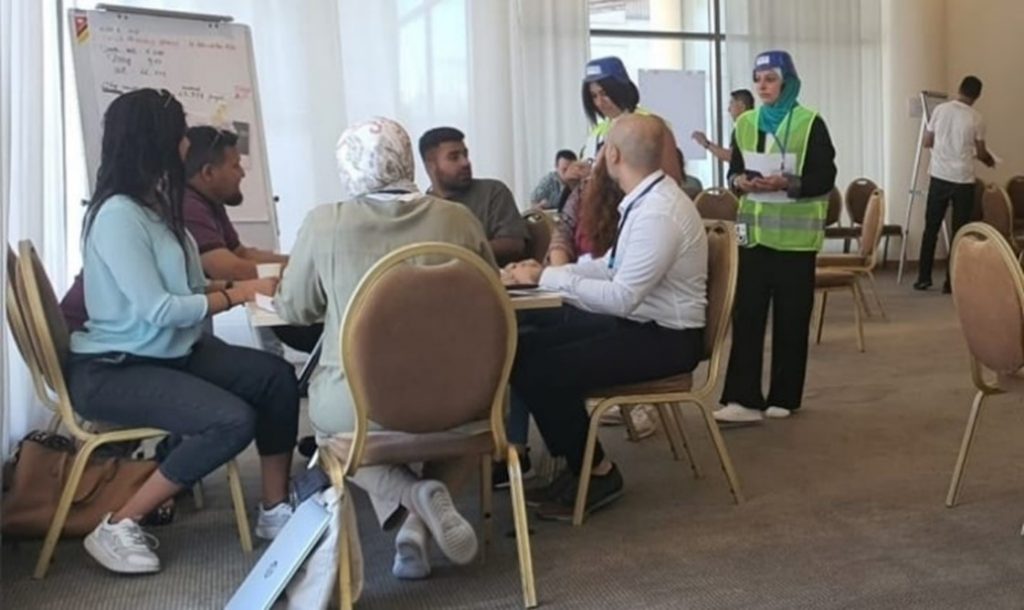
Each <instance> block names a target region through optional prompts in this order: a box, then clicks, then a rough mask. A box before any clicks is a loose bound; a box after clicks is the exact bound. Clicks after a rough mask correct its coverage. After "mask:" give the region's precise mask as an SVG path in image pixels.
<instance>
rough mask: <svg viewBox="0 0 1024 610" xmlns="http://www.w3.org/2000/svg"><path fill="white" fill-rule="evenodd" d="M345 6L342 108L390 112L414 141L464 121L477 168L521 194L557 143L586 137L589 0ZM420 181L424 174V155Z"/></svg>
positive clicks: (360, 115) (389, 0) (357, 1)
mask: <svg viewBox="0 0 1024 610" xmlns="http://www.w3.org/2000/svg"><path fill="white" fill-rule="evenodd" d="M356 15H358V18H355V17H354V16H356ZM341 18H342V21H341V43H342V58H343V61H344V70H343V74H344V81H345V104H344V105H345V108H346V109H347V111H348V115H349V118H350V119H351V120H353V121H356V120H361V119H364V118H367V117H369V116H372V115H377V114H380V115H385V116H390V117H392V118H395V119H396V120H398V121H399V122H401V123H402V124H403V125H405V127H406V128H407V129H408V130H409V134H410V135H411V136H412V138H413V140H414V143H415V140H417V139H418V138H419V136H420V135H422V133H423V132H424V131H426V130H428V129H430V128H432V127H438V126H441V125H447V126H452V127H456V128H458V129H461V130H462V131H463V132H465V133H466V139H467V145H468V147H469V149H470V158H471V159H472V161H473V168H474V174H475V175H476V176H479V177H491V178H497V179H500V180H503V181H505V182H506V183H507V184H508V185H509V187H510V188H511V189H512V191H513V192H514V193H515V194H516V197H517V199H518V200H519V202H520V204H521V205H525V204H526V203H527V202H526V199H527V197H528V194H529V190H530V188H531V187H532V186H533V184H534V183H535V182H536V181H537V180H538V179H539V178H540V177H541V176H542V175H543V174H544V173H545V172H547V171H550V169H551V167H552V166H553V164H554V156H555V152H556V151H557V150H558V149H559V148H577V147H578V146H579V145H580V143H581V142H582V141H583V140H584V138H585V135H586V123H585V120H584V118H583V112H582V109H581V108H580V99H579V96H580V94H579V87H580V82H581V81H580V79H581V75H582V74H583V66H584V64H585V63H586V59H587V49H588V37H589V34H588V30H587V5H586V2H585V1H584V0H559V1H558V2H550V1H549V0H512V1H509V0H384V1H381V2H374V3H367V2H364V1H362V0H342V1H341ZM414 145H415V144H414ZM417 181H418V182H419V184H420V187H421V188H426V186H428V184H429V181H428V180H427V178H426V174H425V173H424V172H423V168H422V164H420V167H419V170H418V178H417Z"/></svg>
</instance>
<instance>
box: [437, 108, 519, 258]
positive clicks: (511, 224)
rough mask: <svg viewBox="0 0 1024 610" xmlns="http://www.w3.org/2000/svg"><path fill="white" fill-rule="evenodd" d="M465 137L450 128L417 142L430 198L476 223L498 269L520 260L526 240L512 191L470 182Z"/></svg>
mask: <svg viewBox="0 0 1024 610" xmlns="http://www.w3.org/2000/svg"><path fill="white" fill-rule="evenodd" d="M465 139H466V136H465V134H463V133H462V132H461V131H459V130H458V129H455V128H454V127H438V128H435V129H431V130H429V131H427V132H426V133H424V134H423V136H422V137H421V138H420V156H421V157H422V158H423V163H424V165H425V166H426V169H427V175H429V176H430V182H431V190H430V191H429V192H430V194H432V195H434V196H437V197H441V198H443V199H447V200H449V201H455V202H457V203H461V204H463V205H464V206H466V207H467V208H469V210H470V211H471V212H473V215H474V216H476V217H477V219H478V220H480V224H482V225H483V227H484V233H485V234H486V235H487V239H488V241H489V242H490V244H491V249H492V250H493V251H494V258H495V259H497V261H498V264H499V265H504V264H506V263H510V262H514V261H518V260H521V259H523V258H524V257H525V256H526V239H527V237H528V236H529V233H528V229H527V227H526V222H525V221H524V220H523V218H522V216H521V215H520V214H519V209H518V208H517V207H516V201H515V198H514V197H513V196H512V191H510V190H509V189H508V187H507V186H505V185H504V184H503V183H502V182H500V181H498V180H490V179H486V178H473V166H472V165H471V164H470V162H469V150H468V149H467V148H466V144H465V142H464V141H465Z"/></svg>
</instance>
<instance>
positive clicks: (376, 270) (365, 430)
mask: <svg viewBox="0 0 1024 610" xmlns="http://www.w3.org/2000/svg"><path fill="white" fill-rule="evenodd" d="M423 256H441V257H446V258H448V259H454V260H457V261H460V262H462V263H466V264H468V265H470V266H471V268H472V269H474V270H475V271H476V272H478V273H480V274H481V275H482V276H484V277H485V278H487V281H488V284H489V285H490V287H491V289H492V291H493V293H494V295H495V297H497V298H498V299H499V302H500V303H501V304H502V309H503V314H504V318H505V327H506V329H507V332H508V337H509V338H508V341H507V344H506V353H505V359H504V364H503V365H502V370H501V375H500V377H499V379H498V383H497V384H496V387H495V392H494V396H493V399H492V400H491V406H490V415H489V422H490V434H491V437H492V439H493V444H494V449H493V452H489V453H487V454H485V455H483V456H481V461H480V464H481V480H480V486H481V488H480V502H481V513H482V520H483V538H484V544H483V549H484V550H485V551H486V549H487V547H488V546H489V544H490V542H491V538H492V493H491V465H492V462H493V461H505V462H506V464H507V465H508V474H509V481H510V487H511V500H512V514H513V519H514V522H515V529H516V544H517V550H518V555H519V570H520V576H521V581H522V589H523V603H524V606H525V607H526V608H533V607H536V605H537V592H536V586H535V584H534V578H533V559H532V556H531V552H530V532H529V525H528V523H527V514H526V496H525V493H524V489H523V475H522V469H521V467H520V465H519V454H518V453H517V452H516V450H515V448H514V447H512V446H510V445H509V443H508V439H507V438H506V436H505V404H506V397H507V392H508V390H507V388H508V380H509V376H510V375H511V372H512V362H513V360H514V358H515V351H516V341H517V338H518V335H517V326H516V318H515V313H514V311H513V309H512V303H511V302H510V301H509V297H508V292H507V291H506V290H505V287H504V286H503V285H502V284H501V282H500V281H499V279H498V274H497V273H496V272H495V270H494V269H492V268H491V267H490V265H488V264H487V263H486V262H485V261H484V260H483V259H482V258H480V257H479V256H478V255H476V254H475V253H473V252H471V251H469V250H467V249H465V248H462V247H459V246H455V245H452V244H447V243H440V242H424V243H418V244H410V245H408V246H404V247H402V248H399V249H397V250H395V251H393V252H391V253H390V254H388V255H387V256H385V257H384V258H382V259H381V260H379V261H378V262H377V263H376V264H374V266H373V267H371V268H370V270H369V271H367V272H366V275H364V276H363V278H362V280H360V282H359V284H358V286H357V287H356V290H355V292H354V293H353V295H352V298H351V300H350V301H349V303H348V306H347V307H346V309H345V314H344V316H343V318H342V323H341V333H340V336H339V341H340V349H339V352H340V353H341V358H342V362H343V364H344V367H345V370H354V367H353V366H352V365H353V364H354V356H353V354H352V352H351V349H350V348H348V347H347V346H350V345H351V344H352V342H351V341H348V340H347V339H348V337H349V336H350V335H351V333H352V332H353V329H354V328H355V326H356V324H357V323H358V320H359V315H360V312H361V311H362V309H363V308H364V306H365V302H366V300H367V298H368V296H369V295H370V294H371V292H372V290H373V289H374V287H375V286H376V284H377V283H378V282H379V281H380V280H381V279H382V278H383V277H384V276H385V275H386V274H387V273H388V272H389V271H391V270H392V269H394V268H395V267H398V266H399V265H403V264H406V263H407V262H408V261H409V260H410V259H415V258H418V257H423ZM348 382H349V389H350V391H351V393H352V398H353V405H354V410H355V427H354V429H353V431H352V441H351V444H350V446H349V452H348V455H347V456H346V457H345V458H344V459H342V458H341V457H339V456H336V455H333V454H332V453H331V452H330V451H326V450H321V451H319V452H318V455H319V456H320V459H321V460H322V461H323V463H324V467H325V470H326V471H327V473H328V475H329V476H330V479H331V483H332V485H333V486H334V488H335V489H336V490H339V492H340V494H341V502H342V503H344V502H351V499H350V498H349V494H347V493H344V491H343V490H344V483H345V479H346V478H347V477H349V476H351V475H352V474H353V473H355V472H356V470H357V469H358V467H359V465H360V464H361V463H362V461H363V457H364V454H365V451H366V444H367V440H368V438H367V437H368V434H369V425H368V424H369V421H368V415H367V406H366V387H365V385H364V383H363V379H362V378H361V377H360V376H358V375H354V376H349V377H348ZM340 509H341V510H339V515H342V514H343V511H344V505H343V504H342V505H341V506H340ZM350 534H351V532H349V531H348V530H347V528H345V527H344V521H343V520H342V521H341V527H340V531H339V535H338V557H339V562H338V587H339V596H340V601H341V608H342V610H351V608H352V605H353V599H352V580H351V560H352V558H351V556H350V552H349V535H350Z"/></svg>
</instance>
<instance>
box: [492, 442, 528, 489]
mask: <svg viewBox="0 0 1024 610" xmlns="http://www.w3.org/2000/svg"><path fill="white" fill-rule="evenodd" d="M519 469H520V470H521V471H522V472H523V480H524V481H528V480H530V479H532V478H533V477H534V475H536V473H535V472H534V471H533V463H532V462H530V450H529V449H527V450H526V451H524V452H523V453H521V454H519ZM491 482H492V486H493V487H494V489H508V488H509V485H510V483H509V481H508V466H506V465H505V462H495V463H494V466H493V468H492V469H491Z"/></svg>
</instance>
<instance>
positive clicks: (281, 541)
mask: <svg viewBox="0 0 1024 610" xmlns="http://www.w3.org/2000/svg"><path fill="white" fill-rule="evenodd" d="M330 519H331V513H330V512H328V510H327V509H326V508H325V507H324V506H323V505H322V504H321V503H320V502H319V494H317V495H315V496H312V497H310V498H308V499H307V500H306V501H305V502H303V503H302V504H300V505H299V507H298V508H296V509H295V513H294V514H293V515H292V518H291V519H289V520H288V523H287V524H285V526H284V528H283V529H282V530H281V532H280V533H279V534H278V535H277V537H276V538H274V541H273V542H271V543H270V546H269V547H267V550H266V551H264V552H263V556H262V557H260V560H259V561H258V562H256V565H255V566H253V568H252V571H250V572H249V575H248V576H246V578H245V581H243V582H242V586H240V587H238V590H237V591H235V594H234V595H233V596H231V599H230V600H229V601H228V604H227V606H225V607H224V609H225V610H267V609H268V608H270V607H271V606H272V605H273V604H274V602H275V601H277V598H278V597H279V596H280V595H281V592H282V591H284V588H285V586H286V585H287V584H288V581H289V580H291V578H292V576H294V575H295V572H296V571H297V570H298V569H299V566H301V565H302V562H303V561H305V560H306V557H307V556H309V553H310V552H311V551H312V550H313V547H314V546H316V543H317V542H319V540H320V538H321V537H322V536H323V535H324V532H326V531H327V526H328V525H329V523H330Z"/></svg>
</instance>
